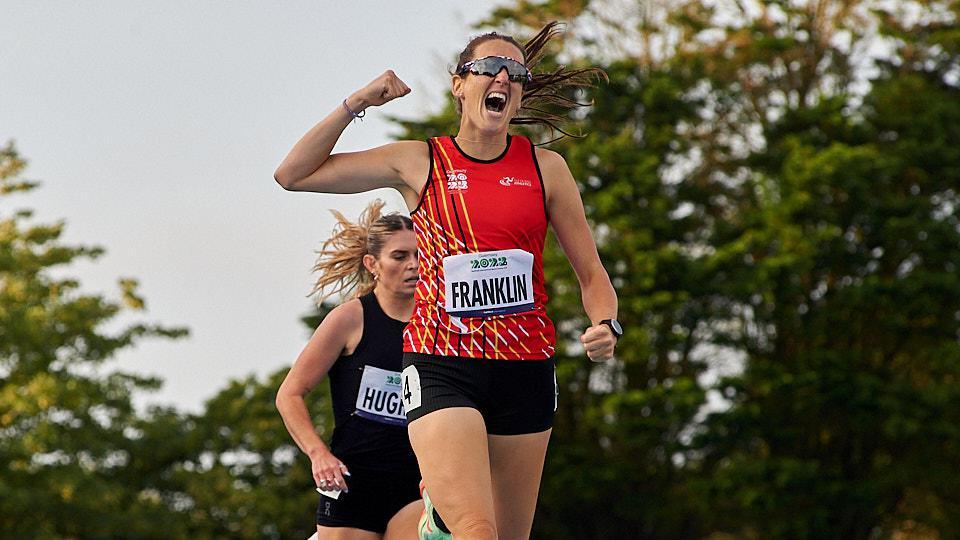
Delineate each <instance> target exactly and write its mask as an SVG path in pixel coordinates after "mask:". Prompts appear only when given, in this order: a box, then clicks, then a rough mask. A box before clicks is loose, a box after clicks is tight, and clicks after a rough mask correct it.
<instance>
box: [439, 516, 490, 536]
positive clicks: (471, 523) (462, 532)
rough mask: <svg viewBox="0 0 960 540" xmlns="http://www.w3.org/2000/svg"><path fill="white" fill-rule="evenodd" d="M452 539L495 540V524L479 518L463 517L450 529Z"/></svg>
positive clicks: (487, 519) (484, 518) (488, 519)
mask: <svg viewBox="0 0 960 540" xmlns="http://www.w3.org/2000/svg"><path fill="white" fill-rule="evenodd" d="M450 530H451V532H453V536H454V538H458V539H459V538H467V539H469V540H497V524H496V523H494V522H493V520H492V519H490V518H486V517H480V516H465V517H463V518H461V519H460V520H459V521H457V524H456V525H454V526H452V527H450Z"/></svg>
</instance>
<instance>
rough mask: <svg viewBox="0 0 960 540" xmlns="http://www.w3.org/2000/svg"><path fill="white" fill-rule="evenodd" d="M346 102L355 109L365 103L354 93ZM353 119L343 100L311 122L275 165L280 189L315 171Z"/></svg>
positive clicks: (362, 108) (288, 187)
mask: <svg viewBox="0 0 960 540" xmlns="http://www.w3.org/2000/svg"><path fill="white" fill-rule="evenodd" d="M346 103H347V106H348V107H350V109H351V110H352V111H353V112H355V113H359V112H360V111H363V110H364V109H366V107H367V104H366V103H365V102H364V101H363V100H362V99H361V98H359V97H357V96H356V94H353V95H351V96H350V97H348V98H347V99H346ZM352 120H353V116H352V115H351V114H350V113H349V112H348V111H347V109H346V107H344V106H343V104H342V103H341V104H338V105H337V107H336V108H335V109H334V110H333V111H331V112H330V114H328V115H327V116H326V118H324V119H323V120H321V121H320V122H319V123H317V125H315V126H313V127H312V128H311V129H310V131H308V132H307V133H306V135H304V136H303V137H302V138H301V139H300V140H299V141H297V144H296V145H294V147H293V149H292V150H290V153H289V154H287V157H286V158H284V160H283V162H282V163H281V164H280V166H279V167H278V168H277V171H276V172H275V173H274V178H275V179H276V181H277V183H279V184H280V185H281V186H283V188H284V189H296V188H297V183H298V182H299V181H301V180H303V179H304V178H307V177H308V176H310V175H311V174H313V173H314V172H316V171H317V169H319V168H320V167H321V166H323V164H324V162H326V161H327V158H329V157H330V153H331V152H332V151H333V147H334V145H336V144H337V141H338V140H339V139H340V135H341V134H343V130H344V129H346V127H347V125H349V124H350V122H351V121H352Z"/></svg>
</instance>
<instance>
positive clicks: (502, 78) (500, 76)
mask: <svg viewBox="0 0 960 540" xmlns="http://www.w3.org/2000/svg"><path fill="white" fill-rule="evenodd" d="M494 79H495V80H497V81H498V82H502V83H503V84H510V75H508V74H507V68H506V67H503V68H500V71H498V72H497V76H496V77H494Z"/></svg>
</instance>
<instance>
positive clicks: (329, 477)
mask: <svg viewBox="0 0 960 540" xmlns="http://www.w3.org/2000/svg"><path fill="white" fill-rule="evenodd" d="M347 476H350V471H349V470H347V466H346V465H344V464H343V463H341V462H339V461H335V462H330V463H325V464H323V465H321V466H319V467H317V468H316V469H315V470H314V473H313V480H314V481H315V482H316V483H317V487H319V488H320V489H322V490H324V491H343V492H348V491H349V489H348V486H347V480H346V477H347Z"/></svg>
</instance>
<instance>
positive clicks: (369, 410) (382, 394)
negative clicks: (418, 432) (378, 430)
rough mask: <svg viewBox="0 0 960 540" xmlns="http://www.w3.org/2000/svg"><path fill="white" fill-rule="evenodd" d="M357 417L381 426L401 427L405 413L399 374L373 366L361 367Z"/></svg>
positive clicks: (405, 421)
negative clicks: (361, 374)
mask: <svg viewBox="0 0 960 540" xmlns="http://www.w3.org/2000/svg"><path fill="white" fill-rule="evenodd" d="M356 412H357V415H359V416H362V417H364V418H366V419H368V420H373V421H374V422H380V423H381V424H390V425H394V426H402V425H406V423H407V413H406V412H404V410H403V402H402V401H401V400H400V374H399V373H398V372H396V371H388V370H386V369H380V368H377V367H373V366H363V377H362V378H361V379H360V391H359V392H358V393H357V411H356Z"/></svg>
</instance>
